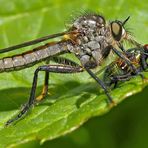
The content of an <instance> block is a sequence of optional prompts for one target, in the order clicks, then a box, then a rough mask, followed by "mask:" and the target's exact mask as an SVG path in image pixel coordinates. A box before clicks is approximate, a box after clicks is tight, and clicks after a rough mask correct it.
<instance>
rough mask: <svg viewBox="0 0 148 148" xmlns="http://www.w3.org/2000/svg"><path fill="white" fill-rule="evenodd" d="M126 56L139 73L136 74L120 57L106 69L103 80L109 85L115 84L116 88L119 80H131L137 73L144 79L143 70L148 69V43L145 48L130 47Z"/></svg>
mask: <svg viewBox="0 0 148 148" xmlns="http://www.w3.org/2000/svg"><path fill="white" fill-rule="evenodd" d="M126 56H127V58H128V59H129V60H130V61H131V62H132V64H133V65H134V66H135V67H136V69H137V71H138V73H137V74H135V73H134V72H133V71H132V70H131V69H130V68H129V66H128V65H127V64H126V63H125V61H124V60H123V59H120V58H118V59H116V60H115V61H113V62H112V63H111V64H109V65H108V66H107V67H106V69H105V72H104V75H103V81H104V83H105V84H106V85H107V86H108V87H110V86H111V85H114V88H115V87H116V86H117V83H118V82H120V81H121V82H124V81H127V80H130V79H131V78H132V77H135V76H136V75H140V76H141V77H142V78H143V79H144V76H143V75H142V73H141V72H143V71H146V70H147V68H148V44H146V45H144V46H143V48H142V47H141V48H131V49H128V50H127V51H126Z"/></svg>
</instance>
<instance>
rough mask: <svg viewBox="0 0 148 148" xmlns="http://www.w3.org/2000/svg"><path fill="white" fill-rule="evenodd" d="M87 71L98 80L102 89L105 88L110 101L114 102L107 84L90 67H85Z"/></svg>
mask: <svg viewBox="0 0 148 148" xmlns="http://www.w3.org/2000/svg"><path fill="white" fill-rule="evenodd" d="M85 69H86V71H87V72H88V73H89V75H90V76H91V77H92V78H93V79H94V80H96V82H97V83H98V84H99V85H100V86H101V87H102V89H103V90H104V92H105V94H106V95H107V97H108V103H109V104H110V103H114V101H113V99H112V97H111V96H110V94H109V91H108V89H107V87H106V85H105V84H104V82H103V81H101V80H100V79H99V78H98V77H97V76H96V75H95V74H94V73H93V72H92V71H91V70H90V69H89V68H88V67H85Z"/></svg>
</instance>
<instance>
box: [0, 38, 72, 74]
mask: <svg viewBox="0 0 148 148" xmlns="http://www.w3.org/2000/svg"><path fill="white" fill-rule="evenodd" d="M67 44H70V43H69V42H68V41H61V42H58V43H53V44H52V43H49V44H46V45H43V46H39V47H37V48H35V49H33V50H31V51H28V52H24V53H22V54H18V55H14V56H12V57H4V58H3V59H0V72H9V71H14V70H21V69H24V68H27V67H31V66H33V65H35V64H37V63H39V62H40V61H43V60H46V59H48V58H50V57H52V56H55V55H56V54H59V53H62V52H67V51H68V46H67Z"/></svg>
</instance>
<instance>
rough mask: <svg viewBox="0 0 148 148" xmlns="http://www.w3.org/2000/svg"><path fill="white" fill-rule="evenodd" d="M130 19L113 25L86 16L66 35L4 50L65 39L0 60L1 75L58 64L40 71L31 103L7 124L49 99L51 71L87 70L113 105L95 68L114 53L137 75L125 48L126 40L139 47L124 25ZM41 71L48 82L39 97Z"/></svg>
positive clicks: (95, 17) (72, 71)
mask: <svg viewBox="0 0 148 148" xmlns="http://www.w3.org/2000/svg"><path fill="white" fill-rule="evenodd" d="M128 19H129V17H128V18H127V19H126V20H124V21H119V20H115V21H112V22H106V21H105V18H104V17H103V16H101V15H98V14H84V15H82V16H80V17H78V18H77V19H75V20H74V22H73V24H72V25H71V27H70V28H69V29H68V30H67V31H65V32H62V33H58V34H53V35H49V36H46V37H42V38H39V39H36V40H32V41H29V42H25V43H22V44H19V45H15V46H12V47H8V48H5V49H1V50H0V53H4V52H9V51H12V50H16V49H18V48H22V47H26V46H30V45H33V44H37V43H39V42H42V41H45V40H48V39H53V38H56V37H62V39H61V40H59V41H58V42H52V43H47V44H45V45H44V46H39V47H37V48H35V49H33V50H32V51H28V52H24V53H22V54H19V55H14V56H12V57H4V58H3V59H0V72H1V73H2V72H10V71H16V70H21V69H24V68H28V67H31V66H33V65H35V64H37V63H39V62H41V61H46V62H47V61H50V60H53V61H56V62H57V63H58V64H57V65H50V64H46V65H43V66H40V67H38V68H37V69H36V71H35V73H34V78H33V83H32V89H31V92H30V98H29V100H28V102H27V103H26V104H25V105H24V107H23V108H22V109H21V111H20V113H19V114H18V115H17V116H16V117H14V118H13V119H10V120H9V121H8V122H7V123H6V125H9V124H10V123H12V122H14V121H16V120H18V119H19V118H21V117H22V116H23V115H24V114H26V113H27V111H28V110H29V109H30V107H31V106H32V105H33V104H35V102H36V101H40V100H42V99H43V98H44V97H45V96H46V94H47V91H48V79H49V73H50V72H53V73H78V72H83V71H84V70H85V71H87V72H88V73H89V75H90V76H91V77H92V78H93V79H94V80H95V81H96V82H97V83H98V84H99V85H100V86H101V87H102V89H103V90H104V92H105V94H106V95H107V97H108V102H109V103H113V99H112V98H111V96H110V94H109V92H108V90H107V88H106V85H105V84H104V82H103V81H101V80H100V79H99V78H98V77H97V76H96V75H95V73H93V71H92V70H91V69H94V68H96V67H97V66H99V65H101V63H102V61H103V60H104V59H105V58H106V57H107V56H108V55H109V53H110V51H111V50H112V51H113V52H114V53H115V54H117V55H118V56H119V57H120V58H121V59H123V61H125V63H126V64H127V65H128V66H129V67H130V68H131V69H132V70H133V72H135V73H137V70H136V68H135V66H134V65H133V64H132V63H131V62H130V60H129V59H128V58H127V56H125V55H124V54H123V53H126V51H125V50H124V48H123V47H122V42H123V41H127V42H129V43H131V44H133V45H136V46H139V44H138V43H137V42H136V41H134V40H133V39H132V37H131V35H130V33H129V32H128V31H127V30H126V29H125V26H124V25H125V23H126V22H127V21H128ZM117 48H120V49H121V50H122V51H123V52H120V51H118V50H117ZM64 53H73V54H74V55H75V56H76V57H77V58H78V59H79V60H80V62H81V64H80V65H79V64H77V63H75V62H73V61H71V60H68V59H66V58H62V57H59V55H62V54H64ZM40 71H44V72H45V82H44V86H43V90H42V93H41V95H40V96H38V97H36V95H35V94H36V87H37V79H38V73H39V72H40Z"/></svg>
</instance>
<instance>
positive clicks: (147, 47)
mask: <svg viewBox="0 0 148 148" xmlns="http://www.w3.org/2000/svg"><path fill="white" fill-rule="evenodd" d="M144 50H145V51H146V52H148V44H145V45H144Z"/></svg>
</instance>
